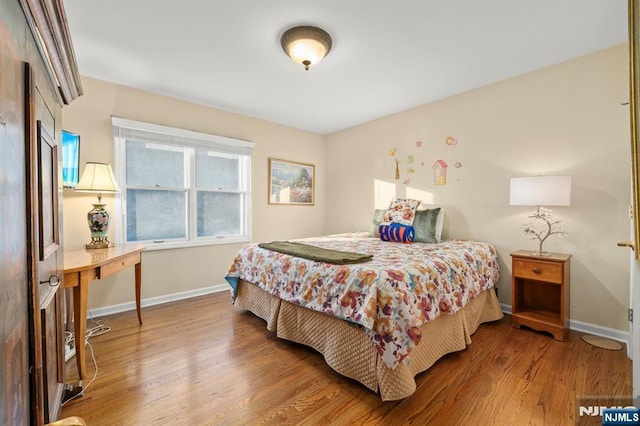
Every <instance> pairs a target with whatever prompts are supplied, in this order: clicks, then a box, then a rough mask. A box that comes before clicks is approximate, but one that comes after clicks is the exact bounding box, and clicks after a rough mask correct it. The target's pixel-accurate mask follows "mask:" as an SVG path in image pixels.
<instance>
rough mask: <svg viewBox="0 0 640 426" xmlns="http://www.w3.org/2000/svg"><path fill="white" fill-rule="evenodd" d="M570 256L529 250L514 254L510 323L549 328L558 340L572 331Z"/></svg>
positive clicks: (512, 260)
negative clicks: (544, 254)
mask: <svg viewBox="0 0 640 426" xmlns="http://www.w3.org/2000/svg"><path fill="white" fill-rule="evenodd" d="M570 260H571V255H570V254H561V253H550V254H548V255H547V256H537V255H533V254H531V252H530V251H527V250H519V251H517V252H515V253H511V262H512V263H511V265H512V279H511V315H512V319H511V325H512V326H513V327H516V328H520V326H523V325H524V326H526V327H529V328H532V329H534V330H538V331H546V332H549V333H551V334H552V335H553V337H554V338H555V339H556V340H560V341H564V340H565V339H566V338H567V335H568V334H569V276H570V269H571V264H570Z"/></svg>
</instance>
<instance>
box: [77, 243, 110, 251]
mask: <svg viewBox="0 0 640 426" xmlns="http://www.w3.org/2000/svg"><path fill="white" fill-rule="evenodd" d="M109 247H113V243H109V242H106V243H95V244H94V243H89V244H85V245H84V248H86V249H103V248H109Z"/></svg>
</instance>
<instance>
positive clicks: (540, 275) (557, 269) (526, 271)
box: [513, 258, 562, 284]
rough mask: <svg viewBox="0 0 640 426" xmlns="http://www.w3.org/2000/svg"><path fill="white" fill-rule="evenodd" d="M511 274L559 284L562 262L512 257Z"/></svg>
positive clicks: (560, 281)
mask: <svg viewBox="0 0 640 426" xmlns="http://www.w3.org/2000/svg"><path fill="white" fill-rule="evenodd" d="M513 276H514V277H520V278H528V279H531V280H539V281H545V282H551V283H556V284H561V283H562V264H561V263H557V262H544V261H540V260H527V259H515V258H514V259H513Z"/></svg>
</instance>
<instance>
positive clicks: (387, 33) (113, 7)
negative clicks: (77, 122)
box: [64, 0, 627, 134]
mask: <svg viewBox="0 0 640 426" xmlns="http://www.w3.org/2000/svg"><path fill="white" fill-rule="evenodd" d="M64 6H65V9H66V13H67V18H68V21H69V27H70V30H71V38H72V40H73V43H74V49H75V53H76V57H77V60H78V66H79V69H80V73H81V74H82V75H85V76H89V77H93V78H97V79H100V80H106V81H110V82H114V83H118V84H122V85H125V86H131V87H136V88H139V89H143V90H146V91H150V92H154V93H159V94H163V95H167V96H171V97H175V98H179V99H184V100H187V101H192V102H195V103H199V104H203V105H207V106H211V107H214V108H218V109H222V110H227V111H232V112H236V113H240V114H244V115H248V116H251V117H256V118H261V119H264V120H268V121H272V122H275V123H281V124H285V125H288V126H292V127H297V128H300V129H305V130H309V131H313V132H317V133H320V134H328V133H332V132H335V131H337V130H341V129H344V128H347V127H351V126H354V125H357V124H360V123H363V122H366V121H369V120H372V119H375V118H379V117H382V116H385V115H389V114H392V113H395V112H399V111H403V110H406V109H409V108H412V107H415V106H418V105H422V104H425V103H428V102H432V101H435V100H438V99H442V98H445V97H447V96H451V95H454V94H456V93H460V92H463V91H466V90H470V89H473V88H476V87H480V86H484V85H486V84H489V83H492V82H495V81H499V80H503V79H506V78H509V77H512V76H515V75H518V74H522V73H525V72H528V71H531V70H535V69H538V68H542V67H546V66H548V65H552V64H555V63H558V62H562V61H565V60H568V59H571V58H575V57H578V56H581V55H585V54H588V53H590V52H594V51H597V50H600V49H604V48H608V47H611V46H614V45H616V44H620V43H625V42H626V41H627V2H626V1H625V0H396V1H393V0H316V1H311V0H64ZM301 24H305V25H315V26H319V27H321V28H323V29H325V30H326V31H328V32H329V33H330V34H331V35H332V37H333V42H334V43H333V49H332V50H331V52H330V54H329V55H328V56H327V57H326V58H325V59H324V60H323V61H322V62H320V63H318V64H317V65H315V66H313V67H312V68H311V69H310V70H309V71H305V70H304V69H303V68H302V67H301V66H300V65H297V64H295V63H294V62H293V61H291V60H290V59H289V58H288V57H287V56H286V55H285V53H284V52H283V51H282V49H281V47H280V35H281V34H282V33H283V32H284V31H285V30H286V29H288V28H290V27H292V26H294V25H301Z"/></svg>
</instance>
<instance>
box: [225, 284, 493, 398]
mask: <svg viewBox="0 0 640 426" xmlns="http://www.w3.org/2000/svg"><path fill="white" fill-rule="evenodd" d="M235 306H237V307H239V308H242V309H246V310H249V311H251V312H253V313H254V314H255V315H257V316H258V317H260V318H262V319H264V320H265V321H266V322H267V330H269V331H272V332H275V333H276V335H277V336H278V337H280V338H282V339H286V340H290V341H293V342H296V343H300V344H303V345H306V346H310V347H312V348H314V349H315V350H317V351H318V352H320V353H321V354H322V355H323V356H324V359H325V361H326V363H327V364H328V365H329V366H330V367H331V368H332V369H334V370H335V371H337V372H338V373H340V374H341V375H343V376H346V377H349V378H352V379H354V380H357V381H359V382H360V383H362V384H363V385H365V386H366V387H368V388H369V389H371V390H372V391H374V392H380V396H381V397H382V400H383V401H393V400H398V399H403V398H406V397H408V396H410V395H411V394H413V393H414V392H415V390H416V382H415V379H414V377H415V376H416V375H417V374H418V373H420V372H422V371H425V370H427V369H428V368H429V367H431V366H432V365H433V364H434V363H435V362H436V361H437V360H438V359H439V358H441V357H442V356H444V355H446V354H448V353H451V352H456V351H460V350H463V349H465V348H466V346H467V345H468V344H470V343H471V335H472V334H473V333H475V331H476V330H477V329H478V327H479V325H480V324H482V323H484V322H489V321H496V320H499V319H500V318H502V317H503V313H502V309H501V307H500V303H499V302H498V298H497V297H496V295H495V291H494V290H493V289H489V290H487V291H485V292H483V293H481V294H480V295H479V296H477V297H476V298H474V299H473V300H471V301H470V302H469V303H468V304H467V306H465V307H464V308H463V309H461V310H460V311H458V312H457V313H456V314H454V315H443V316H440V317H438V318H436V319H435V320H433V321H430V322H428V323H426V324H425V325H423V326H422V341H421V342H420V344H419V345H417V346H416V347H415V348H413V350H412V351H411V353H410V355H409V357H408V358H409V361H410V362H408V363H404V362H403V363H401V364H400V365H399V366H398V367H396V368H395V369H393V370H392V369H390V368H389V367H387V365H385V363H384V362H383V361H382V360H381V359H379V357H378V354H377V352H376V351H375V349H374V348H373V345H372V344H371V341H370V340H369V337H368V336H367V335H366V333H365V331H364V329H363V328H362V327H359V326H356V325H354V324H352V323H349V322H347V321H344V320H341V319H338V318H335V317H332V316H329V315H326V314H324V313H321V312H316V311H313V310H310V309H307V308H303V307H301V306H298V305H294V304H292V303H289V302H286V301H283V300H280V299H278V298H277V297H275V296H272V295H271V294H269V293H267V292H265V291H263V290H262V289H260V288H259V287H257V286H255V285H253V284H251V283H248V282H246V281H243V280H239V283H238V291H237V294H236V299H235Z"/></svg>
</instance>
